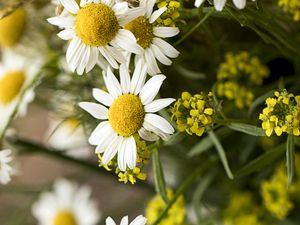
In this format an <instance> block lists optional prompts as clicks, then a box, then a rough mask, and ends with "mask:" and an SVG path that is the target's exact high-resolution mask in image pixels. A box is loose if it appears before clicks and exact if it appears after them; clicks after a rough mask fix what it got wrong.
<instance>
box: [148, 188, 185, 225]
mask: <svg viewBox="0 0 300 225" xmlns="http://www.w3.org/2000/svg"><path fill="white" fill-rule="evenodd" d="M167 196H168V198H169V200H170V199H172V198H173V197H174V193H173V191H172V190H170V189H168V190H167ZM165 207H166V203H165V202H164V201H163V199H162V198H161V197H160V196H159V195H156V196H155V197H154V198H153V199H151V200H150V201H149V203H148V205H147V208H146V218H147V220H148V223H149V224H153V223H154V222H155V221H156V219H157V218H158V217H159V216H160V214H161V212H162V211H163V210H164V208H165ZM184 220H185V203H184V198H183V196H180V197H179V198H178V199H177V200H176V202H175V203H174V204H173V206H172V207H171V209H170V210H169V211H168V214H167V215H166V217H165V218H164V219H163V220H162V221H161V222H160V223H159V225H182V224H184Z"/></svg>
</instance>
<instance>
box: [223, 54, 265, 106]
mask: <svg viewBox="0 0 300 225" xmlns="http://www.w3.org/2000/svg"><path fill="white" fill-rule="evenodd" d="M268 75H269V70H268V68H267V67H266V66H264V65H263V64H262V63H261V62H260V60H259V59H258V58H257V57H251V56H250V55H249V53H248V52H245V51H244V52H240V53H238V54H235V55H234V54H233V53H231V52H229V53H227V54H226V55H225V62H223V63H222V64H221V65H220V66H219V69H218V74H217V80H218V84H217V94H218V95H219V96H221V97H226V98H227V99H229V100H233V101H235V104H236V106H237V107H238V108H240V109H242V108H245V107H249V106H250V105H251V104H252V102H253V99H254V94H253V91H252V90H251V88H252V87H253V86H258V85H262V83H263V79H264V78H266V77H267V76H268Z"/></svg>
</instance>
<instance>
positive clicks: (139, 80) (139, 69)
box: [130, 60, 147, 95]
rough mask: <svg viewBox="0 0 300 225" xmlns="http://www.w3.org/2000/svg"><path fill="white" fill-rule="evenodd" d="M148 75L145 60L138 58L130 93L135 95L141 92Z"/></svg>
mask: <svg viewBox="0 0 300 225" xmlns="http://www.w3.org/2000/svg"><path fill="white" fill-rule="evenodd" d="M146 75H147V64H144V65H143V61H142V60H138V61H137V63H136V66H135V70H134V72H133V76H132V80H131V86H130V93H132V94H134V95H137V94H138V93H140V91H141V88H142V87H143V85H144V84H145V81H146Z"/></svg>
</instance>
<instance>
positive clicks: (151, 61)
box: [145, 48, 160, 76]
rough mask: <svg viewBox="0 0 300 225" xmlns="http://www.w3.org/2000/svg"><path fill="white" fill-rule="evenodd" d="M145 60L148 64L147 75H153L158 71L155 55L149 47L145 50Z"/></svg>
mask: <svg viewBox="0 0 300 225" xmlns="http://www.w3.org/2000/svg"><path fill="white" fill-rule="evenodd" d="M145 62H146V63H147V65H148V73H149V75H151V76H153V75H156V74H158V73H160V69H159V67H158V65H157V62H156V59H155V56H154V54H153V52H152V50H151V49H149V48H148V49H146V50H145Z"/></svg>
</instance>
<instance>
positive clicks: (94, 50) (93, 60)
mask: <svg viewBox="0 0 300 225" xmlns="http://www.w3.org/2000/svg"><path fill="white" fill-rule="evenodd" d="M98 56H99V51H98V49H97V48H93V47H91V54H90V59H89V61H88V63H87V65H86V68H85V72H86V73H88V72H90V71H91V70H92V69H93V68H94V66H95V65H96V63H97V61H98ZM106 67H107V66H105V68H106Z"/></svg>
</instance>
